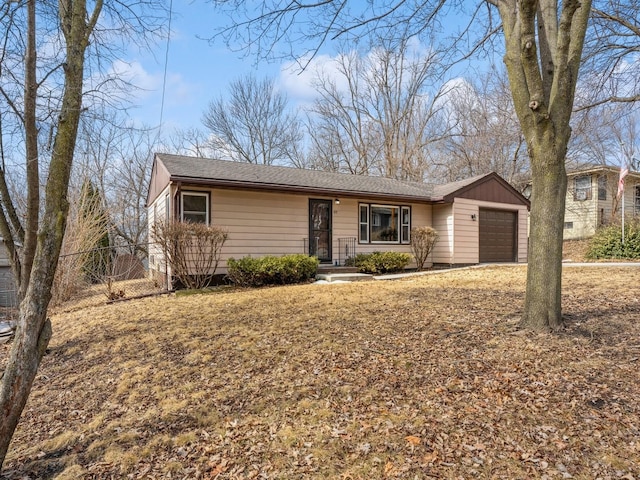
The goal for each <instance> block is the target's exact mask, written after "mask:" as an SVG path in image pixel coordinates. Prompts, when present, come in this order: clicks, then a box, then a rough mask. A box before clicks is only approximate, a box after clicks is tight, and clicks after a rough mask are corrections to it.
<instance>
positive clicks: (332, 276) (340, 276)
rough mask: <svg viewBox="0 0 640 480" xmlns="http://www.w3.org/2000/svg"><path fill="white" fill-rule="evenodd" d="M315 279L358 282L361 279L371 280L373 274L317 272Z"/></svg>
mask: <svg viewBox="0 0 640 480" xmlns="http://www.w3.org/2000/svg"><path fill="white" fill-rule="evenodd" d="M316 280H324V281H325V282H359V281H362V280H373V275H370V274H368V273H319V274H317V275H316Z"/></svg>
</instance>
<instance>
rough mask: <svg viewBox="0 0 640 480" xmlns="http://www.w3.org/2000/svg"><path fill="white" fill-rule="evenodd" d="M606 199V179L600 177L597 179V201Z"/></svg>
mask: <svg viewBox="0 0 640 480" xmlns="http://www.w3.org/2000/svg"><path fill="white" fill-rule="evenodd" d="M606 199H607V177H606V176H605V175H600V176H599V177H598V200H606Z"/></svg>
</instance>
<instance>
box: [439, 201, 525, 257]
mask: <svg viewBox="0 0 640 480" xmlns="http://www.w3.org/2000/svg"><path fill="white" fill-rule="evenodd" d="M480 208H491V209H495V210H510V211H517V212H518V220H517V221H518V224H517V229H518V231H517V236H518V238H517V245H518V252H517V256H516V258H517V260H518V262H526V261H527V247H528V233H527V221H528V211H527V207H526V206H524V205H514V204H506V203H494V202H484V201H480V200H469V199H466V198H456V199H455V200H454V204H453V211H454V218H455V223H454V226H453V235H454V241H453V255H452V261H451V263H454V264H466V263H478V261H479V254H480V240H479V224H478V218H479V210H480ZM471 215H475V218H476V220H475V221H474V220H473V219H472V218H471Z"/></svg>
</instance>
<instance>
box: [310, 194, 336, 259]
mask: <svg viewBox="0 0 640 480" xmlns="http://www.w3.org/2000/svg"><path fill="white" fill-rule="evenodd" d="M331 205H332V202H331V200H315V199H310V200H309V255H312V256H313V255H315V256H316V257H318V260H320V261H321V262H323V263H326V262H329V263H331Z"/></svg>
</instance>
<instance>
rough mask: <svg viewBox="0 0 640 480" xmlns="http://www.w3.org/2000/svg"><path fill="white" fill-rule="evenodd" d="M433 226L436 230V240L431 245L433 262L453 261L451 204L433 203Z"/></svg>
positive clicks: (446, 262)
mask: <svg viewBox="0 0 640 480" xmlns="http://www.w3.org/2000/svg"><path fill="white" fill-rule="evenodd" d="M432 215H433V228H435V229H436V231H437V232H438V236H439V238H438V242H437V243H436V245H435V247H433V262H434V263H444V264H451V263H453V238H454V237H453V205H451V204H447V205H434V206H433V210H432Z"/></svg>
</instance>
